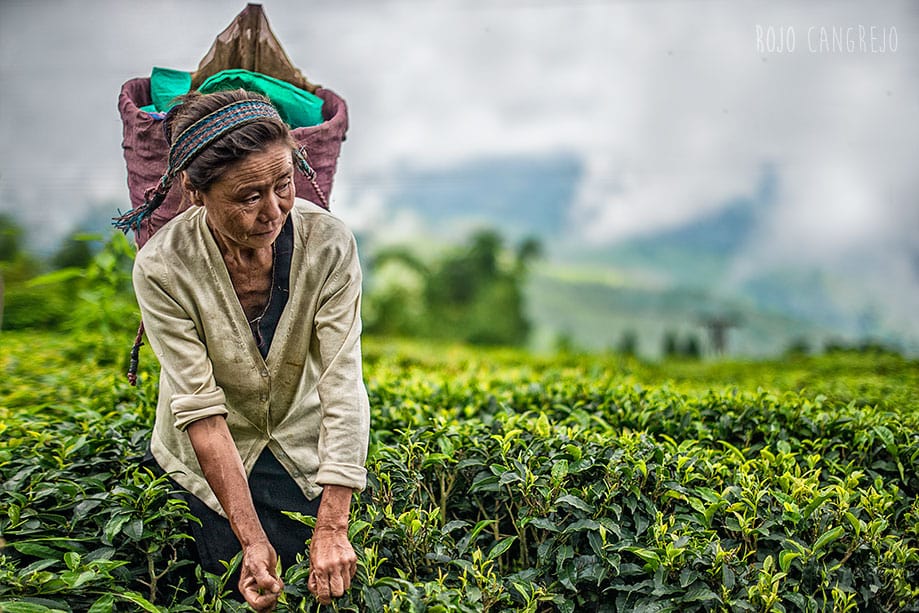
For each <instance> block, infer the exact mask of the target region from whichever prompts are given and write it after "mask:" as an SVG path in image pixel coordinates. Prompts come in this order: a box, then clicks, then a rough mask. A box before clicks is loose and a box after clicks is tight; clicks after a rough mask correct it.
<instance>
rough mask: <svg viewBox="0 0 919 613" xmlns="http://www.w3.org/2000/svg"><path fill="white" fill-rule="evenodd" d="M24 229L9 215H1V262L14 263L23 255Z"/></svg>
mask: <svg viewBox="0 0 919 613" xmlns="http://www.w3.org/2000/svg"><path fill="white" fill-rule="evenodd" d="M22 236H23V232H22V227H21V226H20V225H19V224H17V223H16V221H15V220H14V219H13V218H12V217H11V216H9V215H6V214H4V213H0V262H13V261H15V260H16V258H17V257H19V255H20V254H21V253H22Z"/></svg>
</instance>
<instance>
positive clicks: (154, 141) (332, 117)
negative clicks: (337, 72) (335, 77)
mask: <svg viewBox="0 0 919 613" xmlns="http://www.w3.org/2000/svg"><path fill="white" fill-rule="evenodd" d="M316 95H317V96H319V97H320V98H322V100H323V105H322V115H323V117H324V118H325V121H323V122H322V123H321V124H319V125H318V126H308V127H303V128H296V129H294V130H291V134H292V135H293V137H294V140H295V141H297V143H299V144H300V145H302V146H303V147H305V150H306V153H307V158H308V160H309V163H310V166H312V167H313V170H315V171H316V181H317V183H319V188H320V189H321V190H322V192H323V194H324V195H325V197H326V201H329V198H330V195H331V192H332V180H333V178H334V177H335V168H336V166H337V164H338V155H339V153H340V151H341V143H342V141H344V140H345V133H346V132H347V131H348V107H347V106H346V105H345V101H344V100H343V99H342V98H341V97H339V96H338V94H336V93H335V92H333V91H332V90H329V89H324V88H320V89H317V90H316ZM151 103H152V100H151V98H150V78H149V77H139V78H136V79H131V80H129V81H127V82H126V83H125V84H124V85H123V86H122V87H121V95H120V96H119V97H118V111H119V112H120V113H121V121H122V123H123V126H124V138H123V140H122V144H121V145H122V148H123V149H124V161H125V164H126V165H127V168H128V191H129V192H130V195H131V208H137V207H139V206H142V205H143V203H144V191H146V189H147V188H148V187H152V186H154V185H156V184H157V182H159V180H160V177H162V176H163V173H164V172H165V171H166V158H167V157H168V154H169V145H168V144H167V143H166V136H165V135H164V134H163V122H162V121H157V120H155V119H154V118H153V117H151V116H150V114H149V113H146V112H144V111H142V110H140V107H142V106H146V105H148V104H151ZM294 183H295V184H296V186H297V195H298V196H300V197H301V198H306V199H307V200H312V201H313V202H316V203H317V204H321V203H320V199H319V197H318V196H316V193H315V190H314V189H313V186H312V185H311V184H310V182H309V180H307V178H306V177H305V176H303V175H302V174H300V173H296V175H295V178H294ZM186 208H188V204H187V203H183V202H182V188H181V186H180V182H179V181H176V182H175V183H174V184H173V186H172V189H170V190H169V194H168V195H167V196H166V200H164V201H163V204H161V205H160V206H159V208H157V209H156V210H155V211H153V214H152V215H151V216H150V217H149V218H148V219H147V220H145V221H144V222H143V223H141V224H140V228H139V229H138V230H136V231H135V233H134V237H135V240H136V241H137V248H138V249H139V248H141V247H143V245H144V243H146V242H147V239H148V238H150V236H151V235H152V234H153V233H154V232H156V231H157V230H159V229H160V228H161V227H163V225H165V223H166V222H167V221H169V220H170V219H172V218H173V217H174V216H175V215H176V214H178V213H180V212H181V211H183V210H184V209H186Z"/></svg>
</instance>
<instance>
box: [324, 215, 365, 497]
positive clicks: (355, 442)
mask: <svg viewBox="0 0 919 613" xmlns="http://www.w3.org/2000/svg"><path fill="white" fill-rule="evenodd" d="M348 238H349V241H348V242H347V244H346V245H344V246H342V248H341V251H340V253H339V254H338V257H337V258H335V259H336V260H337V261H336V263H335V266H334V268H333V270H332V272H331V274H330V275H329V277H328V279H327V281H326V283H325V285H324V287H323V291H322V293H321V295H320V301H319V305H318V308H317V311H316V316H315V320H314V322H315V324H314V325H315V332H316V338H317V340H318V346H319V353H320V356H319V357H320V360H321V376H320V378H319V382H318V391H319V400H320V404H321V412H322V413H321V415H322V417H321V425H320V431H319V449H318V451H319V470H318V471H317V475H316V482H317V483H319V484H320V485H342V486H346V487H350V488H352V489H357V490H362V489H364V487H365V486H366V484H367V470H366V469H365V467H364V463H365V461H366V460H367V445H368V440H369V434H370V405H369V402H368V399H367V390H366V388H365V387H364V380H363V374H362V369H361V343H360V337H361V317H360V312H361V269H360V262H359V260H358V257H357V246H356V244H355V241H354V237H353V236H352V235H351V234H350V233H348Z"/></svg>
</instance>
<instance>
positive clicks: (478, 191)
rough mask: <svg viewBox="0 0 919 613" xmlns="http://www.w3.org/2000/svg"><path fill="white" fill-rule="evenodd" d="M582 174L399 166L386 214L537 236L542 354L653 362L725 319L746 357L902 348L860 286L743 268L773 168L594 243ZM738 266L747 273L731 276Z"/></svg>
mask: <svg viewBox="0 0 919 613" xmlns="http://www.w3.org/2000/svg"><path fill="white" fill-rule="evenodd" d="M582 168H583V166H582V164H581V163H580V161H579V160H578V159H577V158H575V157H572V156H567V155H557V156H542V157H519V158H515V157H507V158H499V159H494V158H493V159H482V160H475V161H470V162H467V163H463V164H459V165H457V166H455V167H451V168H443V169H438V170H425V171H417V170H416V171H412V170H406V171H404V173H403V174H402V175H400V176H398V177H393V179H394V184H395V186H396V188H395V189H393V190H391V192H390V195H389V198H388V200H387V203H386V207H387V210H388V211H391V212H392V213H393V215H395V214H396V212H398V211H403V212H404V211H408V212H410V213H411V214H412V215H414V216H415V217H416V218H418V219H420V220H422V221H423V223H424V225H425V227H426V232H425V234H426V235H427V236H428V238H429V239H430V238H433V239H434V240H435V241H438V240H439V241H448V242H459V241H460V240H461V239H462V238H464V236H465V234H463V235H461V236H457V234H456V232H457V231H458V228H459V229H463V228H465V229H469V228H472V227H476V226H490V227H495V228H497V229H499V230H500V231H501V233H502V234H503V235H504V236H506V237H508V238H509V240H511V241H516V240H519V238H520V237H522V236H525V235H535V236H537V237H539V238H540V239H541V240H542V241H543V243H544V245H545V246H546V247H547V252H548V253H549V254H550V255H549V258H548V260H549V261H548V262H546V263H545V265H544V266H540V267H537V270H536V271H535V274H534V276H533V279H532V281H531V284H530V287H529V288H528V290H527V296H528V299H529V303H530V314H531V318H532V319H533V321H534V323H535V325H536V328H537V337H538V340H537V343H538V344H540V345H542V346H545V345H547V344H550V343H552V342H554V339H557V338H559V337H570V340H572V341H574V342H575V343H576V344H580V345H582V346H584V347H586V348H609V347H615V346H616V344H617V343H618V342H619V340H620V338H621V336H622V334H623V333H625V332H626V331H631V332H636V333H637V334H638V336H639V344H640V345H641V346H642V349H643V351H644V352H645V353H647V354H655V353H657V352H658V351H659V347H660V342H661V341H660V339H661V337H662V335H663V334H665V333H668V332H680V333H681V334H684V335H689V334H697V335H700V336H701V337H702V338H703V339H704V336H705V330H704V327H703V326H702V323H701V322H702V321H703V320H704V319H705V318H706V317H710V316H721V315H725V314H728V315H730V316H731V317H733V318H735V319H736V320H737V321H738V322H740V323H739V325H738V327H737V328H736V329H734V330H733V331H732V332H731V333H730V336H729V349H730V350H732V351H735V352H740V353H745V354H759V355H769V354H775V353H777V352H780V351H782V350H783V349H784V348H786V347H787V346H788V345H790V344H792V343H794V342H797V341H798V340H800V339H806V340H808V341H809V342H810V343H811V344H812V346H815V347H818V346H821V345H822V344H824V343H825V342H828V341H829V340H832V339H834V338H845V337H848V338H855V337H859V336H862V337H864V336H872V337H875V338H882V339H885V340H888V341H895V342H896V341H898V340H899V338H898V337H897V335H896V334H895V333H894V331H892V330H891V329H890V328H886V327H885V326H883V325H882V323H881V319H882V318H880V317H878V316H877V314H876V313H871V312H868V311H866V309H865V308H864V307H863V306H862V305H858V304H854V303H853V300H852V299H853V296H854V295H857V294H858V290H857V288H853V287H852V285H851V283H850V281H849V280H848V279H846V277H845V274H842V273H840V274H834V273H832V272H831V271H830V272H828V271H825V270H823V271H820V270H817V269H815V268H812V267H808V266H807V265H806V264H804V263H802V265H801V266H800V267H796V268H794V269H772V268H768V267H765V266H762V267H759V266H758V265H757V263H756V262H755V261H750V259H749V257H748V255H747V253H748V250H749V247H750V244H751V242H752V241H753V240H755V238H756V237H757V235H758V234H759V233H760V232H761V230H762V224H764V223H765V222H766V221H768V220H769V217H770V215H771V214H772V212H773V208H774V205H775V202H776V183H777V180H776V177H775V175H774V173H772V172H771V170H770V169H768V168H767V169H765V171H764V173H763V179H762V181H761V183H760V185H759V186H758V187H757V189H756V190H755V191H754V193H753V194H752V195H751V196H749V197H744V198H735V199H732V200H729V201H727V202H725V203H723V204H722V206H720V207H719V208H718V209H716V210H714V211H712V212H709V213H705V214H703V215H700V216H699V217H696V218H694V219H691V220H689V221H688V222H686V223H683V224H679V225H676V226H672V227H669V228H665V229H661V230H660V231H657V232H652V233H648V234H645V235H643V236H640V237H635V238H632V239H628V240H624V241H620V242H617V243H615V244H611V245H603V246H599V247H597V246H587V245H584V244H582V242H581V241H578V240H576V239H572V238H571V237H572V236H576V235H577V232H576V228H572V227H571V226H570V225H569V224H570V219H569V216H568V211H569V209H570V206H571V203H572V201H573V198H574V196H575V192H576V189H577V186H578V182H579V180H580V179H581V176H582ZM381 231H385V230H383V229H381ZM460 231H462V230H460ZM451 233H452V235H451ZM744 258H746V259H744ZM741 260H743V261H744V262H745V264H746V268H747V271H746V273H745V274H744V275H743V277H741V278H733V276H732V275H731V272H732V269H733V267H734V266H735V265H736V264H737V263H738V262H739V261H741Z"/></svg>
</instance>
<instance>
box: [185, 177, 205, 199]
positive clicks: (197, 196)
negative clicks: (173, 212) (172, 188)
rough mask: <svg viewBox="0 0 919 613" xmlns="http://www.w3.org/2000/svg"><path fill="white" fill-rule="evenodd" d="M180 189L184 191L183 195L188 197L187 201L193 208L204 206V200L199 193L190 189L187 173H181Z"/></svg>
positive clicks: (192, 188)
mask: <svg viewBox="0 0 919 613" xmlns="http://www.w3.org/2000/svg"><path fill="white" fill-rule="evenodd" d="M182 189H184V190H185V193H186V194H187V195H188V201H189V202H191V203H192V204H193V205H194V206H204V199H202V198H201V192H199V191H198V190H197V189H195V188H194V187H192V185H191V182H190V181H189V180H188V173H185V172H183V173H182Z"/></svg>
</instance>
